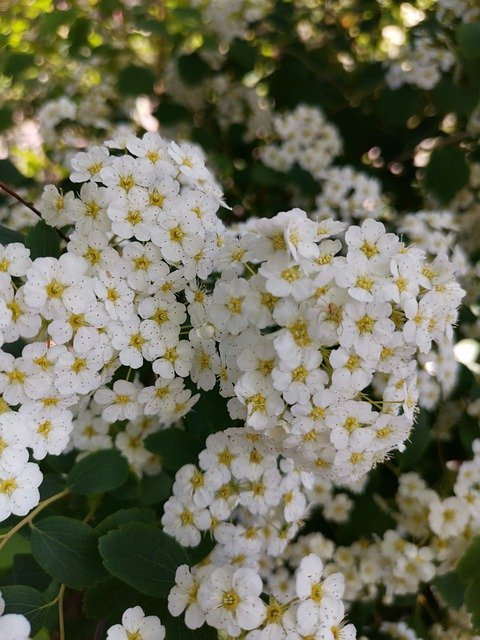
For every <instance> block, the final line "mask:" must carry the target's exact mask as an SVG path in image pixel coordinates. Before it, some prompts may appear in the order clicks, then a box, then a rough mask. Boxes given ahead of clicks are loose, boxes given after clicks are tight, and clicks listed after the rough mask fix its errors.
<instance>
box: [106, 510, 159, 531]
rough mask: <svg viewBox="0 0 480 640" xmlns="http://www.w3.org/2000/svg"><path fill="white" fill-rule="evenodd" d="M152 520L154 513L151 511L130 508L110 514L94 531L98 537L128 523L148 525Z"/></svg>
mask: <svg viewBox="0 0 480 640" xmlns="http://www.w3.org/2000/svg"><path fill="white" fill-rule="evenodd" d="M154 520H155V511H152V510H151V509H138V508H137V507H132V509H120V510H119V511H116V512H115V513H111V514H110V515H109V516H107V517H106V518H104V519H103V520H102V521H101V522H100V523H99V524H97V526H96V527H95V529H96V530H97V531H98V533H99V534H100V535H103V534H105V533H107V532H108V531H111V530H112V529H118V527H119V526H120V525H122V524H127V523H128V522H147V523H150V522H153V521H154Z"/></svg>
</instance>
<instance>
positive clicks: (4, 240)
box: [0, 224, 25, 246]
mask: <svg viewBox="0 0 480 640" xmlns="http://www.w3.org/2000/svg"><path fill="white" fill-rule="evenodd" d="M12 242H21V243H22V244H23V243H24V242H25V238H24V237H23V235H22V234H21V233H19V232H18V231H14V230H13V229H8V228H7V227H4V226H3V224H0V244H3V245H4V246H5V245H7V244H11V243H12Z"/></svg>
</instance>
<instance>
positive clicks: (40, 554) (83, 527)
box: [31, 516, 105, 589]
mask: <svg viewBox="0 0 480 640" xmlns="http://www.w3.org/2000/svg"><path fill="white" fill-rule="evenodd" d="M98 537H99V536H98V533H97V532H96V531H95V530H94V529H92V528H91V527H89V526H88V524H86V523H85V522H80V521H79V520H73V519H72V518H65V517H64V516H52V517H49V518H44V519H43V520H40V521H39V522H36V523H35V524H33V525H32V536H31V544H32V553H33V555H34V557H35V559H36V561H37V562H38V564H39V565H40V566H41V567H42V568H43V569H44V570H45V571H46V572H47V573H48V574H49V575H51V576H52V577H53V578H56V579H57V580H59V581H60V582H62V583H63V584H66V585H67V587H72V588H73V589H83V588H84V587H86V586H88V585H91V584H94V583H95V582H98V581H99V580H102V579H103V578H105V571H104V569H103V567H102V562H101V559H100V556H99V553H98V546H97V545H98Z"/></svg>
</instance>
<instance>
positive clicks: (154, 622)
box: [107, 607, 165, 640]
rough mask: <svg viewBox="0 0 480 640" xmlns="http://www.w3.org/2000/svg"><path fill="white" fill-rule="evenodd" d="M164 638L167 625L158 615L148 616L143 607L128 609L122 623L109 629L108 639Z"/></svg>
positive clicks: (155, 639) (156, 639) (140, 639)
mask: <svg viewBox="0 0 480 640" xmlns="http://www.w3.org/2000/svg"><path fill="white" fill-rule="evenodd" d="M133 638H134V639H135V640H163V639H164V638H165V627H164V626H163V625H162V623H161V622H160V618H158V617H157V616H146V615H145V612H144V611H143V609H142V608H141V607H132V608H131V609H127V610H126V611H125V612H124V614H123V615H122V624H115V625H113V627H110V628H109V629H108V631H107V640H132V639H133Z"/></svg>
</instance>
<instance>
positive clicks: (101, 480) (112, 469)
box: [67, 449, 128, 495]
mask: <svg viewBox="0 0 480 640" xmlns="http://www.w3.org/2000/svg"><path fill="white" fill-rule="evenodd" d="M127 477H128V462H127V460H126V458H124V457H123V456H122V454H121V453H120V452H119V451H117V450H116V449H105V450H102V451H95V452H94V453H90V454H88V455H87V456H85V458H82V459H81V460H79V461H78V462H77V463H75V464H74V466H73V467H72V470H71V471H70V473H69V474H68V478H67V487H68V488H69V489H70V491H71V492H72V493H80V494H82V495H94V494H96V493H104V492H105V491H110V490H112V489H116V488H117V487H120V486H121V485H122V484H123V483H124V482H125V481H126V479H127Z"/></svg>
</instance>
